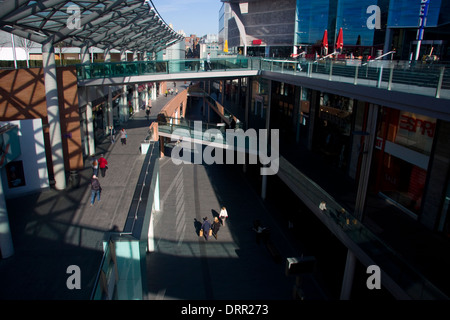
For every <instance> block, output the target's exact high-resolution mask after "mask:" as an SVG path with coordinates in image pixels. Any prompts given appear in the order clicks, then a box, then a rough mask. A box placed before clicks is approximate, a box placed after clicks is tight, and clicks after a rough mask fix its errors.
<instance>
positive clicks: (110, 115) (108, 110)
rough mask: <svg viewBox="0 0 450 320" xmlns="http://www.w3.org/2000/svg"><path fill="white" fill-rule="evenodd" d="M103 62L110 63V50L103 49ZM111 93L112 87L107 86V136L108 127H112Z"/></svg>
mask: <svg viewBox="0 0 450 320" xmlns="http://www.w3.org/2000/svg"><path fill="white" fill-rule="evenodd" d="M105 62H111V49H110V48H107V49H105ZM112 91H113V88H112V86H108V107H107V108H106V113H107V118H108V128H107V129H106V133H107V134H109V133H110V130H109V127H110V126H114V119H113V102H112ZM105 116H106V115H105Z"/></svg>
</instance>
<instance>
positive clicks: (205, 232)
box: [201, 217, 212, 241]
mask: <svg viewBox="0 0 450 320" xmlns="http://www.w3.org/2000/svg"><path fill="white" fill-rule="evenodd" d="M201 229H202V230H203V236H204V237H205V239H206V240H207V241H208V237H209V236H210V234H209V233H210V232H212V230H211V222H209V220H208V217H204V218H203V223H202V228H201Z"/></svg>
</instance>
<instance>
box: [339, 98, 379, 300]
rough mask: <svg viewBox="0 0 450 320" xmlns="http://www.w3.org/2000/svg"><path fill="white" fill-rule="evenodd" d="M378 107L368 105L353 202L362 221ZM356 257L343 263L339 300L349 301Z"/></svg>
mask: <svg viewBox="0 0 450 320" xmlns="http://www.w3.org/2000/svg"><path fill="white" fill-rule="evenodd" d="M378 108H379V106H378V105H375V104H370V105H369V112H368V116H367V127H366V132H367V134H366V135H365V136H364V144H363V147H362V150H361V152H362V161H361V170H360V174H359V181H358V193H357V195H356V202H355V211H354V215H355V218H356V219H358V220H359V221H362V220H363V218H364V207H365V203H366V196H367V188H368V185H369V177H370V165H371V162H372V154H373V149H374V144H375V136H376V129H377V119H378ZM355 264H356V257H355V255H354V254H353V253H352V252H351V251H350V250H348V252H347V261H346V263H345V270H344V279H343V281H342V289H341V300H348V299H350V295H351V289H352V285H353V277H354V273H355Z"/></svg>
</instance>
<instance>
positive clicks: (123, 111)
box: [119, 50, 129, 123]
mask: <svg viewBox="0 0 450 320" xmlns="http://www.w3.org/2000/svg"><path fill="white" fill-rule="evenodd" d="M120 61H122V62H125V61H127V53H126V51H125V50H122V51H121V52H120ZM128 115H129V111H128V99H127V86H126V85H124V86H122V95H121V96H120V106H119V117H120V122H122V123H123V122H127V121H128Z"/></svg>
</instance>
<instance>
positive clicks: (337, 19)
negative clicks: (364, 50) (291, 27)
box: [295, 0, 388, 51]
mask: <svg viewBox="0 0 450 320" xmlns="http://www.w3.org/2000/svg"><path fill="white" fill-rule="evenodd" d="M373 5H376V6H378V7H379V8H380V11H379V14H378V13H374V12H373V10H372V9H370V10H369V7H371V6H373ZM387 10H388V0H380V1H373V0H360V1H354V0H339V1H338V0H320V1H306V0H297V19H296V20H297V21H296V39H295V41H296V44H303V45H306V44H307V45H320V44H321V40H322V37H323V34H324V31H325V30H327V31H328V43H329V48H330V49H329V51H331V48H332V47H333V46H334V42H335V39H336V37H337V33H338V31H339V29H340V28H342V30H343V34H344V46H345V45H347V46H348V45H350V46H352V45H361V46H373V45H376V44H380V43H383V42H384V31H385V26H386V13H387ZM368 12H369V13H368ZM375 16H376V18H375ZM374 19H379V20H380V21H379V22H380V23H379V26H380V27H379V28H374V27H373V26H372V24H373V21H374ZM380 32H381V33H382V34H381V35H379V34H380Z"/></svg>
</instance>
